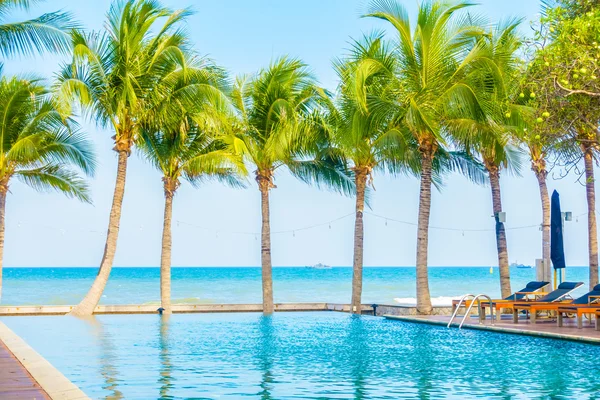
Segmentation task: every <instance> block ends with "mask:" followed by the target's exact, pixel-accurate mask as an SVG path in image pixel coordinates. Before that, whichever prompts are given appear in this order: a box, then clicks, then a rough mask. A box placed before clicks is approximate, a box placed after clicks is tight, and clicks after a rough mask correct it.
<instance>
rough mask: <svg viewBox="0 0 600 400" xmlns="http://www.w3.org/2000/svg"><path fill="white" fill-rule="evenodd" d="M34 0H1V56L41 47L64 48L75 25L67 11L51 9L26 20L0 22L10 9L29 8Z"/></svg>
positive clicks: (47, 48)
mask: <svg viewBox="0 0 600 400" xmlns="http://www.w3.org/2000/svg"><path fill="white" fill-rule="evenodd" d="M37 2H39V1H36V0H0V56H3V57H11V56H14V55H16V54H27V55H31V54H34V53H35V52H41V51H44V50H46V51H60V52H67V51H68V50H69V49H70V37H69V33H68V32H69V31H70V30H71V29H75V28H76V27H77V24H75V23H73V17H72V16H71V14H70V13H64V12H53V13H48V14H44V15H42V16H40V17H38V18H34V19H31V20H28V21H20V22H13V23H2V17H4V16H6V15H8V14H9V13H10V12H11V11H12V10H16V9H22V10H26V11H28V10H29V8H30V6H31V5H32V4H33V3H37Z"/></svg>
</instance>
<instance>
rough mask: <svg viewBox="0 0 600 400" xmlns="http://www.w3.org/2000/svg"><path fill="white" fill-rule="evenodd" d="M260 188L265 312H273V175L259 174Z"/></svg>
mask: <svg viewBox="0 0 600 400" xmlns="http://www.w3.org/2000/svg"><path fill="white" fill-rule="evenodd" d="M257 181H258V187H259V189H260V198H261V211H262V228H261V242H260V243H261V247H260V259H261V265H262V291H263V313H265V314H272V313H273V311H274V306H273V266H272V265H271V222H270V219H269V213H270V211H269V190H270V189H271V187H272V182H271V176H270V175H269V176H264V175H257Z"/></svg>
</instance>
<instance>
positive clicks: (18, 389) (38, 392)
mask: <svg viewBox="0 0 600 400" xmlns="http://www.w3.org/2000/svg"><path fill="white" fill-rule="evenodd" d="M0 399H14V400H20V399H27V400H50V397H49V396H48V394H47V393H46V392H45V391H44V390H43V389H42V388H41V387H40V385H39V384H38V383H37V382H36V381H35V379H33V378H32V376H31V375H30V374H29V372H27V370H26V369H25V367H23V364H21V363H20V362H19V360H17V359H16V358H15V356H14V355H13V354H12V353H11V352H10V350H8V348H7V347H6V345H5V344H4V342H2V341H1V340H0Z"/></svg>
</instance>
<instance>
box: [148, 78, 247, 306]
mask: <svg viewBox="0 0 600 400" xmlns="http://www.w3.org/2000/svg"><path fill="white" fill-rule="evenodd" d="M184 85H185V84H184ZM208 108H210V105H206V104H202V103H201V102H200V103H196V104H195V106H194V108H193V109H190V108H187V107H185V108H182V107H181V103H180V102H179V101H176V102H174V103H173V104H169V105H167V106H166V107H164V109H163V112H165V113H166V115H165V118H164V119H161V121H160V122H158V123H150V124H148V125H147V126H144V128H143V129H142V135H141V142H140V144H139V146H140V149H141V151H142V152H143V154H144V155H145V157H146V158H147V159H148V161H150V162H151V163H152V164H154V166H155V167H156V168H157V169H158V170H159V171H160V172H161V173H162V175H163V177H162V181H163V187H164V194H165V210H164V220H163V235H162V252H161V260H160V298H161V307H162V309H163V310H162V312H163V314H171V313H172V310H171V244H172V238H171V225H172V212H173V197H174V196H175V192H176V191H177V189H178V188H179V185H180V184H181V178H184V179H186V180H187V181H188V182H190V183H191V184H192V185H194V186H198V185H201V184H202V183H204V182H205V181H206V180H207V179H211V178H214V179H217V180H220V181H223V182H225V183H228V184H230V185H232V186H243V185H242V183H241V181H240V180H239V177H240V176H243V175H246V173H247V172H246V169H245V166H244V163H243V161H242V158H241V157H240V156H238V155H236V154H235V151H234V149H233V143H234V140H233V138H232V137H225V136H223V135H222V134H219V132H214V130H215V129H214V127H215V126H220V122H221V121H219V119H220V117H222V115H221V114H222V113H221V112H220V111H218V110H215V109H212V110H211V109H208ZM215 117H216V118H215ZM215 119H216V123H215Z"/></svg>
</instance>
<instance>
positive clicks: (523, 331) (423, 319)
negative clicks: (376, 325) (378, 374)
mask: <svg viewBox="0 0 600 400" xmlns="http://www.w3.org/2000/svg"><path fill="white" fill-rule="evenodd" d="M382 317H384V318H385V319H390V320H396V321H402V322H411V323H418V324H428V325H438V326H447V325H448V322H447V321H440V320H434V319H429V318H427V316H405V315H388V314H386V315H382ZM458 325H459V324H458V323H457V322H454V323H453V324H452V327H458ZM463 328H464V329H472V330H480V331H489V332H499V333H508V334H511V335H521V336H534V337H542V338H550V339H559V340H568V341H572V342H580V343H588V344H595V345H600V338H594V337H586V336H578V335H571V334H567V333H553V332H542V331H534V330H528V329H527V328H523V327H515V328H508V327H501V326H493V325H480V324H478V323H477V324H472V323H465V324H464V325H463Z"/></svg>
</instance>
